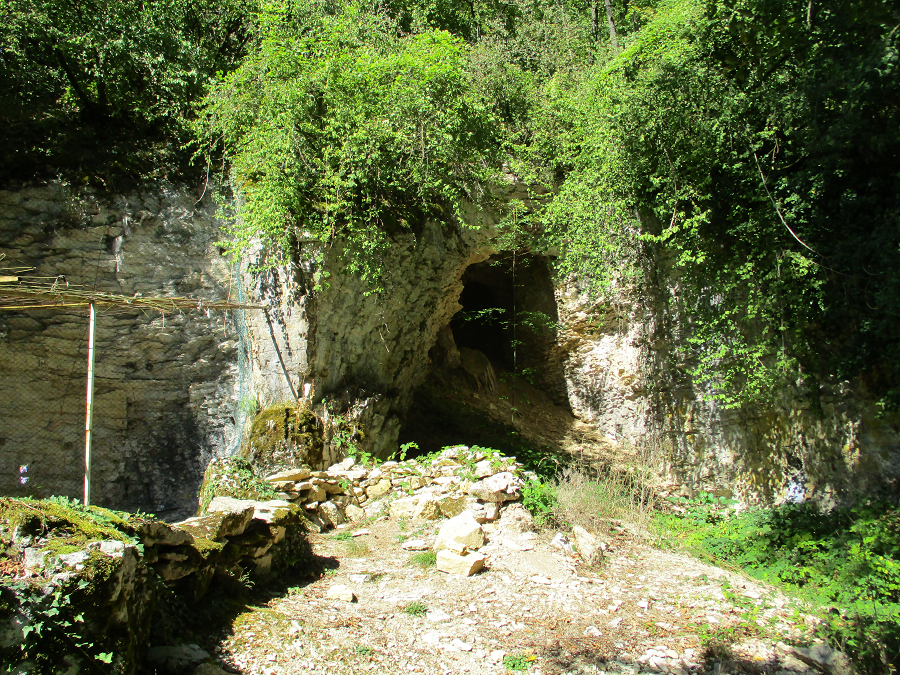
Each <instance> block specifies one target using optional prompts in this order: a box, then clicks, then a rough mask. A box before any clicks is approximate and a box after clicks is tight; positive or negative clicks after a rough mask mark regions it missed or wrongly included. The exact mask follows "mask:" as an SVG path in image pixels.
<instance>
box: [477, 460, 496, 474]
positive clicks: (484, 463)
mask: <svg viewBox="0 0 900 675" xmlns="http://www.w3.org/2000/svg"><path fill="white" fill-rule="evenodd" d="M475 475H476V476H477V477H478V478H487V477H488V476H493V475H494V468H493V467H492V466H491V462H490V460H487V459H483V460H481V461H480V462H478V463H477V464H476V465H475Z"/></svg>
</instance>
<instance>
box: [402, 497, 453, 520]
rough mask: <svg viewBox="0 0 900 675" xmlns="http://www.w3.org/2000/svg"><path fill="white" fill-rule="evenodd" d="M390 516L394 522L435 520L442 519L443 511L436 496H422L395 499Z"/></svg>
mask: <svg viewBox="0 0 900 675" xmlns="http://www.w3.org/2000/svg"><path fill="white" fill-rule="evenodd" d="M390 515H391V518H393V519H394V520H398V519H400V518H405V519H409V520H434V519H435V518H440V517H441V510H440V508H439V507H438V503H437V500H436V499H435V498H434V495H430V494H422V495H413V496H412V497H404V498H402V499H395V500H394V501H393V502H391V506H390Z"/></svg>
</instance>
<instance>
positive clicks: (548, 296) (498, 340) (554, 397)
mask: <svg viewBox="0 0 900 675" xmlns="http://www.w3.org/2000/svg"><path fill="white" fill-rule="evenodd" d="M462 282H463V289H462V291H461V293H460V296H459V304H460V305H461V306H462V309H461V310H460V311H459V312H457V313H456V315H454V316H453V318H452V319H451V321H450V324H449V327H450V330H451V332H452V334H453V341H454V342H455V343H456V346H457V347H459V348H463V347H468V348H470V349H476V350H478V351H480V352H482V353H483V354H484V355H485V356H487V358H488V359H489V360H490V361H491V365H492V366H493V368H494V371H495V374H496V376H497V379H498V380H504V381H507V382H509V381H510V380H511V379H512V378H513V377H517V378H519V380H518V381H520V382H521V381H523V380H524V381H527V382H528V383H529V384H530V385H532V386H534V387H536V388H538V389H540V390H541V391H542V392H544V393H545V394H546V395H547V396H548V397H549V399H550V400H551V401H552V402H553V403H555V404H556V405H560V406H563V407H565V408H566V409H568V397H567V394H566V386H565V378H564V374H563V371H562V360H561V359H559V358H554V355H555V349H556V325H557V323H558V321H559V314H558V312H557V308H556V298H555V295H554V283H553V276H552V270H551V268H550V261H549V259H548V258H546V257H544V256H537V255H522V254H518V255H515V256H514V255H513V254H512V253H511V252H502V253H499V254H497V255H494V256H492V257H491V258H489V259H488V260H485V261H484V262H480V263H475V264H473V265H470V266H469V267H468V268H467V269H466V270H465V272H464V273H463V276H462ZM433 361H434V363H433V367H434V368H435V369H436V370H437V369H440V368H441V367H442V365H441V363H440V359H433ZM433 381H434V378H433V377H429V378H428V382H426V384H425V385H424V386H423V388H422V389H421V390H420V391H418V392H416V395H415V396H414V399H413V400H414V403H413V406H412V408H411V409H410V411H409V413H408V414H407V416H406V419H405V421H404V423H403V425H402V427H401V432H400V442H401V443H406V442H410V441H415V442H416V443H418V444H419V448H420V450H419V452H421V453H424V452H432V451H434V450H438V449H440V448H441V447H443V446H445V445H452V444H456V443H467V444H470V445H471V444H478V445H485V446H489V447H495V448H497V449H500V448H499V447H498V445H499V444H500V443H501V441H500V440H498V437H497V433H496V430H488V429H487V428H486V427H485V426H484V425H483V424H481V423H480V422H479V420H478V419H476V418H477V417H478V416H477V415H475V416H474V417H473V416H471V415H469V413H468V411H461V410H459V409H458V407H457V406H449V405H445V404H446V403H447V402H446V401H444V400H442V397H441V395H440V394H441V391H442V388H441V387H434V386H431V385H430V384H429V383H430V382H433ZM506 433H508V431H507V432H506Z"/></svg>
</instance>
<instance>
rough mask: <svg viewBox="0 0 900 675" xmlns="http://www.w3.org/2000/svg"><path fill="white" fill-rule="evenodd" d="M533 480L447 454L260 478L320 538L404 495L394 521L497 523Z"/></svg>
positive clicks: (477, 453) (471, 457)
mask: <svg viewBox="0 0 900 675" xmlns="http://www.w3.org/2000/svg"><path fill="white" fill-rule="evenodd" d="M529 478H536V476H535V475H534V474H532V473H530V472H527V471H523V468H522V465H521V464H519V463H518V462H516V460H515V458H513V457H504V456H502V455H500V454H497V453H495V452H492V451H483V450H477V449H474V450H471V451H470V450H469V448H468V447H466V446H462V445H461V446H456V447H452V448H447V449H446V450H444V451H443V452H441V453H440V454H439V455H438V456H437V457H436V458H434V459H433V460H431V461H430V462H424V463H423V462H419V461H417V460H412V459H411V460H406V461H403V462H394V461H390V462H384V463H383V464H380V465H379V466H376V467H374V468H366V467H364V466H361V465H359V464H357V463H356V461H355V460H354V459H353V458H352V457H348V458H347V459H345V460H344V461H343V462H341V463H339V464H335V465H334V466H332V467H330V468H329V469H328V470H327V471H313V470H311V469H310V468H309V467H306V466H304V467H299V468H296V469H289V470H286V471H280V472H279V473H276V474H272V475H271V476H267V477H266V481H268V483H269V484H270V485H272V487H273V488H275V489H276V490H278V491H279V497H280V498H282V499H284V500H286V501H289V502H291V503H294V504H300V505H302V506H303V508H304V509H305V510H306V514H307V518H309V520H310V522H311V523H312V524H313V527H314V528H316V529H318V530H319V531H320V532H321V531H323V530H325V529H327V528H330V527H337V526H338V525H342V524H343V523H346V522H348V521H350V522H353V521H358V520H361V519H363V518H377V517H379V516H381V515H383V514H384V512H385V509H386V508H387V503H386V502H385V501H384V500H382V499H381V498H382V497H384V496H385V495H387V494H388V493H389V492H394V493H406V494H407V496H406V497H402V498H399V499H396V500H394V501H393V502H391V504H390V515H391V516H392V517H394V518H412V519H428V520H433V519H437V518H441V517H446V518H451V517H453V516H457V515H459V514H460V513H462V512H463V511H471V512H472V515H473V517H474V518H475V519H476V520H477V521H478V522H480V523H485V522H491V521H494V520H497V518H499V516H500V507H501V505H502V504H504V503H506V502H510V501H517V500H518V499H519V498H520V492H519V490H520V488H521V487H522V484H523V479H526V480H527V479H529Z"/></svg>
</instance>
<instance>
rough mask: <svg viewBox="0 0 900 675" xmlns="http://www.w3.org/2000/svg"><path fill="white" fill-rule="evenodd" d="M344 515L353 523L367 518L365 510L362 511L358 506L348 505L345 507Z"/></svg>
mask: <svg viewBox="0 0 900 675" xmlns="http://www.w3.org/2000/svg"><path fill="white" fill-rule="evenodd" d="M344 514H345V515H346V516H347V520H349V521H351V522H355V521H357V520H362V519H363V518H365V517H366V512H365V510H363V509H361V508H360V507H358V506H357V505H356V504H347V506H345V507H344Z"/></svg>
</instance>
